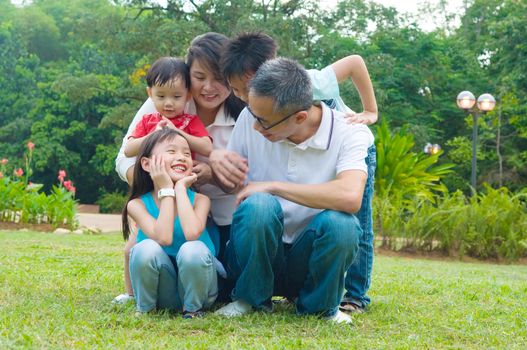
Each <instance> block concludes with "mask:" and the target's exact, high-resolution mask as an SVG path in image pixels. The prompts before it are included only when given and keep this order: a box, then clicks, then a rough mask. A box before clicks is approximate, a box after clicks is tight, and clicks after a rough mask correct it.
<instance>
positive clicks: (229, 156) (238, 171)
mask: <svg viewBox="0 0 527 350" xmlns="http://www.w3.org/2000/svg"><path fill="white" fill-rule="evenodd" d="M209 161H210V166H211V168H212V171H213V172H214V175H215V176H216V178H217V179H218V181H219V182H221V184H222V185H223V186H224V187H225V188H226V189H230V190H234V189H235V188H237V187H241V186H243V184H244V183H245V180H246V178H247V173H248V172H249V167H248V166H247V159H245V158H243V157H241V156H240V155H239V154H238V153H235V152H230V151H226V150H220V149H216V150H214V151H212V152H211V154H210V157H209Z"/></svg>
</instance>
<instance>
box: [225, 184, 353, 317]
mask: <svg viewBox="0 0 527 350" xmlns="http://www.w3.org/2000/svg"><path fill="white" fill-rule="evenodd" d="M283 231H284V224H283V213H282V208H281V206H280V203H279V202H278V200H277V198H276V197H274V196H273V195H270V194H267V193H255V194H253V195H251V196H249V197H248V198H247V199H246V200H244V201H243V202H242V203H241V204H240V206H239V207H238V209H237V210H236V212H235V213H234V216H233V221H232V226H231V239H230V242H229V244H228V246H227V252H226V253H227V265H228V270H229V276H230V278H233V279H235V280H236V285H235V288H234V290H233V292H232V297H233V300H238V299H241V300H244V301H246V302H248V303H249V304H251V305H252V306H253V307H255V308H256V309H267V308H269V307H270V306H271V297H272V296H273V295H284V296H286V297H288V298H289V299H291V300H293V299H294V298H295V297H297V298H298V299H297V302H296V308H297V312H298V313H299V314H323V315H325V316H332V315H333V314H334V313H335V312H336V311H337V308H338V305H339V303H340V301H341V298H342V295H343V293H344V274H345V272H346V270H347V269H348V268H349V267H350V265H351V262H352V261H353V259H354V257H355V254H356V252H357V250H358V242H359V236H360V231H361V229H360V226H359V222H358V220H357V218H356V217H355V216H354V215H350V214H346V213H343V212H338V211H333V210H324V211H322V212H320V213H319V214H318V215H316V216H315V217H314V218H313V220H312V221H311V222H310V223H309V225H308V226H307V227H306V229H304V231H303V232H302V233H301V234H300V235H299V236H298V237H297V238H296V240H295V241H294V242H293V243H292V244H291V245H284V244H283V243H282V235H283Z"/></svg>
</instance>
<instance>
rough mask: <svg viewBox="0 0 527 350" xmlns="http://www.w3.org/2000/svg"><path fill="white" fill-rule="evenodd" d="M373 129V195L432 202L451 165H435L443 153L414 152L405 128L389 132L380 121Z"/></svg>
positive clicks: (442, 190)
mask: <svg viewBox="0 0 527 350" xmlns="http://www.w3.org/2000/svg"><path fill="white" fill-rule="evenodd" d="M376 130H377V137H376V140H375V145H376V147H377V170H376V173H375V193H376V196H378V197H381V198H393V197H405V198H409V197H413V196H415V197H420V198H427V199H428V200H432V199H433V197H434V194H435V193H436V192H444V191H445V188H444V186H443V185H442V184H441V183H440V181H439V180H440V179H441V177H443V176H445V175H446V174H448V173H450V172H451V171H452V170H450V169H451V168H452V167H453V166H454V165H453V164H442V165H434V164H435V163H437V161H438V159H439V156H440V155H441V154H442V152H439V153H436V154H433V155H426V154H424V153H415V152H413V151H412V148H413V147H414V141H413V136H412V135H408V134H407V133H406V132H405V130H404V129H401V130H400V131H399V132H398V133H391V132H390V130H389V127H388V123H387V122H382V123H381V124H380V125H379V126H377V127H376Z"/></svg>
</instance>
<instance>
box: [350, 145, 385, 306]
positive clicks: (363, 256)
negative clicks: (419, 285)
mask: <svg viewBox="0 0 527 350" xmlns="http://www.w3.org/2000/svg"><path fill="white" fill-rule="evenodd" d="M366 164H367V166H368V180H367V181H366V187H365V188H364V194H363V196H362V205H361V208H360V210H359V212H358V213H357V214H356V215H357V218H358V219H359V223H360V226H361V229H362V234H361V235H360V238H359V251H358V253H357V257H356V258H355V260H354V261H353V264H352V265H351V267H350V268H349V269H348V272H347V274H346V294H345V295H344V299H343V300H342V301H345V302H352V303H354V304H356V305H358V306H360V307H366V306H367V305H368V304H369V303H370V298H369V297H368V296H367V295H366V293H367V292H368V289H369V288H370V283H371V270H372V266H373V237H374V236H373V218H372V198H373V187H374V179H375V168H376V166H377V158H376V150H375V146H371V147H370V148H369V149H368V157H367V158H366Z"/></svg>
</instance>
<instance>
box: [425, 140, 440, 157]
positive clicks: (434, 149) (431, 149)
mask: <svg viewBox="0 0 527 350" xmlns="http://www.w3.org/2000/svg"><path fill="white" fill-rule="evenodd" d="M439 151H441V146H439V145H438V144H437V143H434V144H433V145H432V144H431V143H427V144H426V145H425V147H424V149H423V152H425V153H426V154H428V155H430V156H433V155H434V154H438V153H439Z"/></svg>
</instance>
